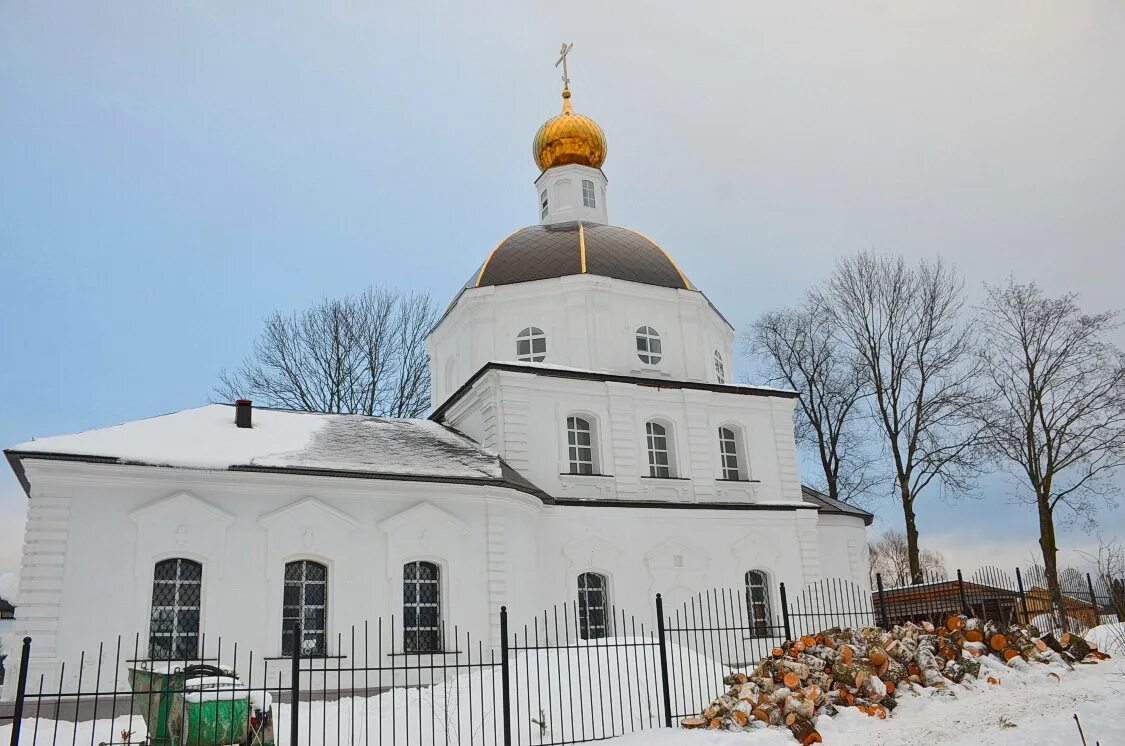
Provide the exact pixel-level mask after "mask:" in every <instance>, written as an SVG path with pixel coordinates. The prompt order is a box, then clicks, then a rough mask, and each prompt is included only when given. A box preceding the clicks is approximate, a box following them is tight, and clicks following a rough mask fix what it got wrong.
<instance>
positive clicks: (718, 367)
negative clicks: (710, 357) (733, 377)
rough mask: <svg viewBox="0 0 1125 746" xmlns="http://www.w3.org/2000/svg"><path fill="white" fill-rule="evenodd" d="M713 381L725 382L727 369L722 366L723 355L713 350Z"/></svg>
mask: <svg viewBox="0 0 1125 746" xmlns="http://www.w3.org/2000/svg"><path fill="white" fill-rule="evenodd" d="M715 380H716V381H718V382H719V383H726V382H727V367H726V366H725V365H723V355H722V353H721V352H719V351H718V350H715Z"/></svg>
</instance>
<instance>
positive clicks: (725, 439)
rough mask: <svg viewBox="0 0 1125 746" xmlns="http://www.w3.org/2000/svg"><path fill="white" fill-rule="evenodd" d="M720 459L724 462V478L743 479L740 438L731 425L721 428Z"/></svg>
mask: <svg viewBox="0 0 1125 746" xmlns="http://www.w3.org/2000/svg"><path fill="white" fill-rule="evenodd" d="M719 459H720V460H721V461H722V464H723V479H734V480H737V479H741V478H742V472H741V470H740V469H739V468H738V439H737V438H735V435H734V430H732V429H730V428H729V427H720V428H719Z"/></svg>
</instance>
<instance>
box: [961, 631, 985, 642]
mask: <svg viewBox="0 0 1125 746" xmlns="http://www.w3.org/2000/svg"><path fill="white" fill-rule="evenodd" d="M965 639H966V640H967V641H968V642H983V641H984V632H981V631H980V630H979V629H967V630H965Z"/></svg>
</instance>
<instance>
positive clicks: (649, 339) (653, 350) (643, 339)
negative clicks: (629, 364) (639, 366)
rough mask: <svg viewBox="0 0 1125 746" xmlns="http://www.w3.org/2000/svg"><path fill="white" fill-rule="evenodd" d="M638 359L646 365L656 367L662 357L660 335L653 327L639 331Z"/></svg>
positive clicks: (643, 327) (642, 328) (645, 327)
mask: <svg viewBox="0 0 1125 746" xmlns="http://www.w3.org/2000/svg"><path fill="white" fill-rule="evenodd" d="M637 357H638V358H640V361H641V362H642V363H644V364H645V365H656V364H657V363H659V362H660V358H661V357H662V353H661V347H660V334H659V333H658V332H657V331H656V330H655V329H653V328H652V327H651V326H642V327H641V328H640V329H637Z"/></svg>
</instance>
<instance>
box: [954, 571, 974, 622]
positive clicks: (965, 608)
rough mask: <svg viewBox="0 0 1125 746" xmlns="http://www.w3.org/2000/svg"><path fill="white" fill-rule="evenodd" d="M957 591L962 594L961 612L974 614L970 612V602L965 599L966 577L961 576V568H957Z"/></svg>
mask: <svg viewBox="0 0 1125 746" xmlns="http://www.w3.org/2000/svg"><path fill="white" fill-rule="evenodd" d="M957 592H958V593H959V594H960V595H961V613H962V614H964V615H965V616H972V614H970V613H969V604H968V602H967V601H965V579H964V578H963V577H961V570H957Z"/></svg>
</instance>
